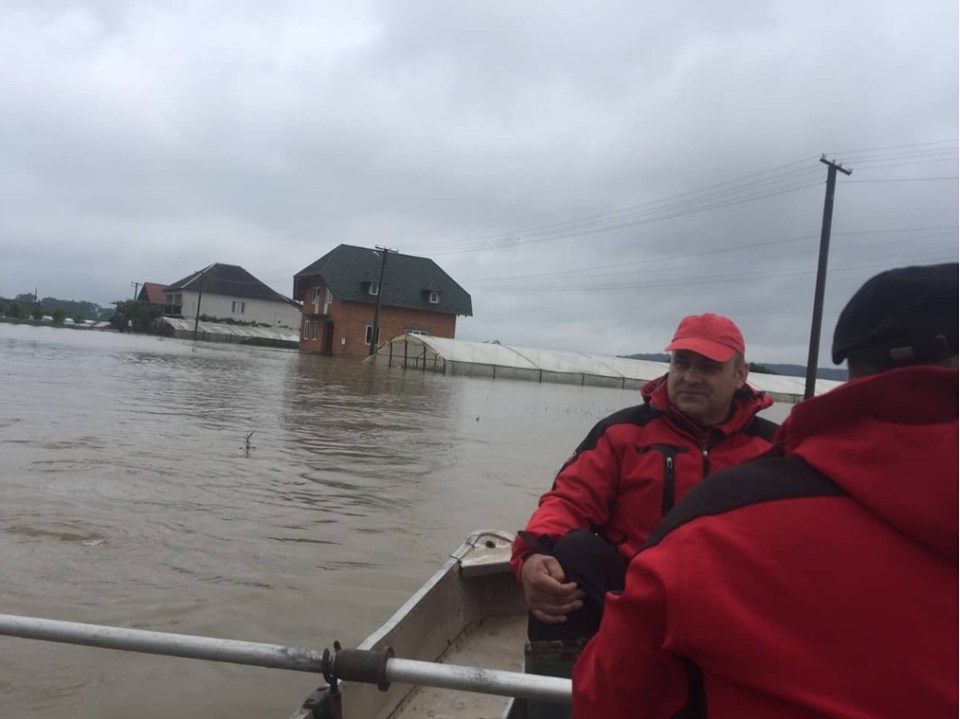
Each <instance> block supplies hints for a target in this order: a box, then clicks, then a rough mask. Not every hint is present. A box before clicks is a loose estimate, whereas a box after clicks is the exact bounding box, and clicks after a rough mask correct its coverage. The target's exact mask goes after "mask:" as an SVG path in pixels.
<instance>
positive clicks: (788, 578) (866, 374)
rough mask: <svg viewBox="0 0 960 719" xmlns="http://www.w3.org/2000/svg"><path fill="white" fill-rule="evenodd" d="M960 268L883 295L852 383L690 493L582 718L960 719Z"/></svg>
mask: <svg viewBox="0 0 960 719" xmlns="http://www.w3.org/2000/svg"><path fill="white" fill-rule="evenodd" d="M957 275H958V266H957V263H952V264H947V265H935V266H926V267H905V268H899V269H895V270H890V271H888V272H885V273H882V274H880V275H878V276H876V277H874V278H872V279H871V280H869V281H868V282H867V283H866V284H865V285H864V286H863V287H862V288H861V289H860V290H859V291H858V292H857V293H856V294H855V295H854V297H853V298H852V299H851V300H850V302H849V303H848V304H847V306H846V308H845V309H844V310H843V312H842V313H841V315H840V319H839V321H838V323H837V327H836V332H835V334H834V340H833V360H834V362H836V363H838V364H839V363H840V362H842V361H843V360H844V359H846V360H847V362H848V367H849V370H850V378H851V379H850V381H849V382H848V383H847V384H845V385H844V386H842V387H840V388H838V389H835V390H833V391H832V392H830V393H828V394H825V395H823V396H820V397H816V398H814V399H811V400H809V401H807V402H804V403H802V404H801V405H799V406H798V407H796V408H795V409H794V411H793V413H792V414H791V416H790V417H789V419H788V420H787V421H786V422H785V423H784V425H783V427H782V428H781V429H780V432H779V433H778V436H777V440H778V447H779V449H778V451H777V453H776V454H778V455H779V456H771V457H768V458H763V459H760V460H757V461H755V462H751V463H749V464H746V465H743V466H741V467H736V468H734V469H730V470H728V471H725V472H720V473H717V474H715V475H713V476H711V477H710V479H708V480H707V481H706V482H703V483H702V484H700V485H699V486H698V487H697V488H695V489H694V490H693V491H691V492H690V493H689V494H688V495H687V496H686V497H685V498H684V500H683V501H682V502H681V503H680V504H678V506H677V507H676V508H675V509H674V511H673V512H672V513H671V514H670V515H669V516H668V517H667V518H666V520H664V522H663V523H662V524H661V525H660V526H659V527H658V528H657V530H656V531H655V532H654V534H653V535H652V536H651V537H650V539H649V541H648V542H647V545H646V547H645V548H644V550H643V551H642V552H640V553H639V554H638V555H637V556H636V557H635V558H634V560H633V561H632V562H631V564H630V567H629V570H628V574H627V581H626V589H625V590H624V591H623V592H622V593H621V594H619V595H610V596H609V597H608V599H607V606H606V610H605V612H604V616H603V623H602V625H601V627H600V631H599V633H598V634H597V635H596V636H595V637H594V639H593V640H592V641H591V642H590V644H588V645H587V648H586V649H585V650H584V653H583V655H582V656H581V658H580V660H579V661H578V663H577V665H576V667H575V669H574V674H573V714H574V716H575V717H582V718H583V719H588V718H590V717H605V718H606V719H621V718H626V717H631V718H634V717H636V718H639V719H661V718H663V719H666V718H667V717H679V716H683V717H706V716H707V715H709V716H710V717H711V719H727V718H728V717H753V718H756V719H766V718H768V717H769V718H770V719H772V718H773V717H776V718H777V719H801V718H803V719H810V718H811V717H838V718H839V717H890V718H891V719H893V718H898V719H899V718H901V717H955V716H957V712H958V701H957V674H958V664H957V630H958V626H957V605H958V593H957V580H958V575H957V532H958V525H957V514H958V507H957V501H958V497H957V489H958V477H957V454H958V444H957V434H958V424H957V394H958V382H957V345H958V330H957V326H958V313H957V301H958V284H957Z"/></svg>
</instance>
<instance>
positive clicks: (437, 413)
mask: <svg viewBox="0 0 960 719" xmlns="http://www.w3.org/2000/svg"><path fill="white" fill-rule="evenodd" d="M637 401H638V398H637V396H636V395H635V394H634V393H631V392H624V391H622V390H611V389H601V388H590V387H586V388H583V387H573V386H563V385H538V384H532V383H524V382H503V381H501V382H493V381H487V380H474V379H463V378H451V377H441V376H437V375H432V374H421V373H416V372H402V371H400V370H393V371H384V370H382V369H380V370H379V371H378V370H376V369H375V368H371V367H366V366H363V365H360V364H358V363H356V362H353V361H343V360H331V359H326V358H319V357H311V356H300V355H299V354H297V353H296V352H290V351H284V350H272V349H264V348H243V347H237V346H233V345H213V344H204V343H200V344H193V343H190V342H186V341H181V340H172V339H164V338H156V337H142V336H129V335H117V334H111V333H99V332H91V331H79V330H66V329H59V330H58V329H53V328H36V327H26V326H22V327H21V326H11V325H2V324H0V470H2V471H0V489H2V492H3V500H4V501H3V503H2V505H0V556H2V557H3V560H2V561H3V578H4V582H3V589H2V592H3V611H4V612H7V613H14V614H29V615H36V616H44V617H51V618H59V619H70V620H75V621H88V622H100V623H107V624H117V625H122V626H129V627H141V628H149V629H156V630H161V631H175V632H185V633H198V634H207V635H211V636H220V637H229V638H236V639H247V640H252V641H264V642H271V643H281V644H292V645H297V646H306V647H312V648H321V647H323V646H327V645H330V644H331V643H332V641H333V640H334V639H339V640H341V641H342V642H343V643H344V644H355V643H356V642H358V641H359V640H360V639H362V638H363V637H364V636H366V634H368V633H369V632H370V631H372V630H373V629H374V628H376V627H377V626H378V625H379V624H380V623H381V622H383V621H384V620H385V619H386V618H387V617H388V616H389V615H390V614H391V613H392V612H393V610H394V609H396V607H397V606H398V605H399V604H400V603H401V602H402V601H404V600H405V599H406V598H407V597H408V596H409V594H410V593H411V592H412V591H413V590H414V589H415V588H416V587H418V586H419V585H420V584H421V583H422V582H423V581H424V580H425V579H426V578H427V577H428V576H429V575H430V574H431V573H432V572H433V571H434V570H435V568H436V567H437V566H438V564H439V563H440V562H441V561H443V559H444V557H445V556H446V555H447V554H448V553H449V552H450V551H451V550H452V549H454V548H455V547H456V545H457V544H459V542H460V541H461V540H462V539H463V537H464V536H465V535H466V534H467V533H468V532H469V531H471V530H473V529H476V528H481V527H484V528H485V527H494V528H505V529H516V528H517V527H519V526H521V525H522V524H523V523H524V522H525V521H526V519H527V517H528V515H529V513H530V512H531V511H532V509H533V507H534V506H535V502H536V497H537V496H539V494H540V493H541V492H542V491H543V490H545V489H546V488H547V487H548V486H549V484H550V481H551V480H552V477H553V474H554V473H555V472H556V470H557V468H558V467H559V466H560V464H561V463H562V462H563V460H564V459H565V458H566V457H567V455H568V454H569V453H570V451H571V450H572V449H573V447H575V446H576V444H577V443H579V441H580V440H581V439H582V437H583V436H584V435H585V434H586V432H587V431H588V430H589V429H590V427H591V426H592V425H593V423H594V422H595V421H596V420H597V419H599V418H601V417H603V416H605V415H606V414H609V413H610V412H612V411H614V410H616V409H619V408H621V407H623V406H626V405H629V404H634V403H636V402H637ZM784 414H785V408H783V407H777V408H775V409H774V410H773V412H772V414H771V415H770V416H772V418H774V419H780V418H782V416H783V415H784ZM251 432H252V433H253V434H252V435H251V434H250V433H251ZM248 436H249V439H250V441H249V446H247V443H246V438H247V437H248ZM316 683H318V681H317V680H316V679H314V678H312V677H310V676H306V675H300V674H293V673H289V672H280V671H278V670H269V669H257V668H246V667H232V666H228V665H218V664H213V663H207V662H196V661H192V660H183V659H172V658H165V657H151V656H146V655H133V654H123V653H118V652H111V651H107V650H98V649H84V648H79V647H69V646H65V645H56V644H46V643H43V642H35V641H27V640H19V639H9V638H0V716H3V717H33V716H36V717H40V716H44V717H46V716H50V715H51V714H53V713H56V714H57V715H62V716H69V717H77V718H78V719H86V718H88V717H89V718H93V717H105V718H107V719H113V718H117V717H130V716H136V717H138V719H139V718H141V717H151V718H152V717H157V718H159V717H169V716H178V717H210V716H231V717H234V718H236V719H244V718H246V717H250V718H251V719H252V718H253V717H271V716H272V717H283V716H286V715H287V714H288V713H289V712H290V711H292V710H293V709H294V708H295V707H296V706H297V705H298V704H299V702H300V701H301V699H302V698H303V696H305V695H306V693H308V692H309V691H310V690H311V688H312V687H313V686H314V684H316Z"/></svg>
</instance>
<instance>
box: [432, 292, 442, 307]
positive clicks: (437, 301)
mask: <svg viewBox="0 0 960 719" xmlns="http://www.w3.org/2000/svg"><path fill="white" fill-rule="evenodd" d="M430 304H431V305H439V304H440V291H439V290H430Z"/></svg>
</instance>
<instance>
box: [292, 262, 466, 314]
mask: <svg viewBox="0 0 960 719" xmlns="http://www.w3.org/2000/svg"><path fill="white" fill-rule="evenodd" d="M379 276H380V253H379V252H378V251H377V250H371V249H369V248H366V247H357V246H355V245H337V246H336V247H335V248H333V249H332V250H330V252H328V253H327V254H325V255H324V256H323V257H321V258H320V259H319V260H317V261H316V262H314V263H313V264H311V265H308V266H307V267H304V268H303V269H302V270H300V271H299V272H298V273H297V274H295V275H294V276H293V294H294V297H300V296H301V295H302V294H303V291H304V289H305V288H306V287H307V286H308V285H309V279H310V278H314V277H320V278H321V279H322V280H323V282H324V284H325V285H326V286H327V287H329V288H330V291H331V292H333V295H334V297H336V298H338V299H342V300H349V301H351V302H364V303H367V304H371V305H372V304H376V301H377V298H376V296H375V295H371V294H370V292H369V286H370V283H371V282H373V283H376V281H377V278H379ZM432 290H435V291H438V292H439V293H440V302H439V303H437V304H431V303H430V301H429V296H430V292H431V291H432ZM382 291H383V297H382V299H381V304H382V305H383V306H386V307H405V308H408V309H416V310H427V311H429V312H441V313H443V314H449V315H465V316H467V317H469V316H471V315H473V306H472V303H471V300H470V295H469V294H468V293H467V291H466V290H464V289H463V288H462V287H461V286H460V285H458V284H457V283H456V282H454V281H453V279H452V278H451V277H450V275H448V274H447V273H446V272H444V271H443V270H442V269H440V266H439V265H438V264H437V263H436V262H434V261H433V260H431V259H428V258H426V257H414V256H413V255H404V254H400V253H398V252H390V253H389V254H388V255H387V270H386V275H385V277H384V280H383V288H382Z"/></svg>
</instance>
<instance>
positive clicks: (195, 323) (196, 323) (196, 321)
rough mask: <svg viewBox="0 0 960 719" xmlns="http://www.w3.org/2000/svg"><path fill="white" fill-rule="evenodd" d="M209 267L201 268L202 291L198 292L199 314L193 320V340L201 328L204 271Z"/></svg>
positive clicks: (195, 339)
mask: <svg viewBox="0 0 960 719" xmlns="http://www.w3.org/2000/svg"><path fill="white" fill-rule="evenodd" d="M208 269H210V268H209V267H205V268H204V269H202V270H200V291H199V293H198V294H197V316H196V318H195V319H194V320H193V341H194V342H196V341H197V331H198V330H199V328H200V300H202V299H203V273H204V272H206V271H207V270H208Z"/></svg>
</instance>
